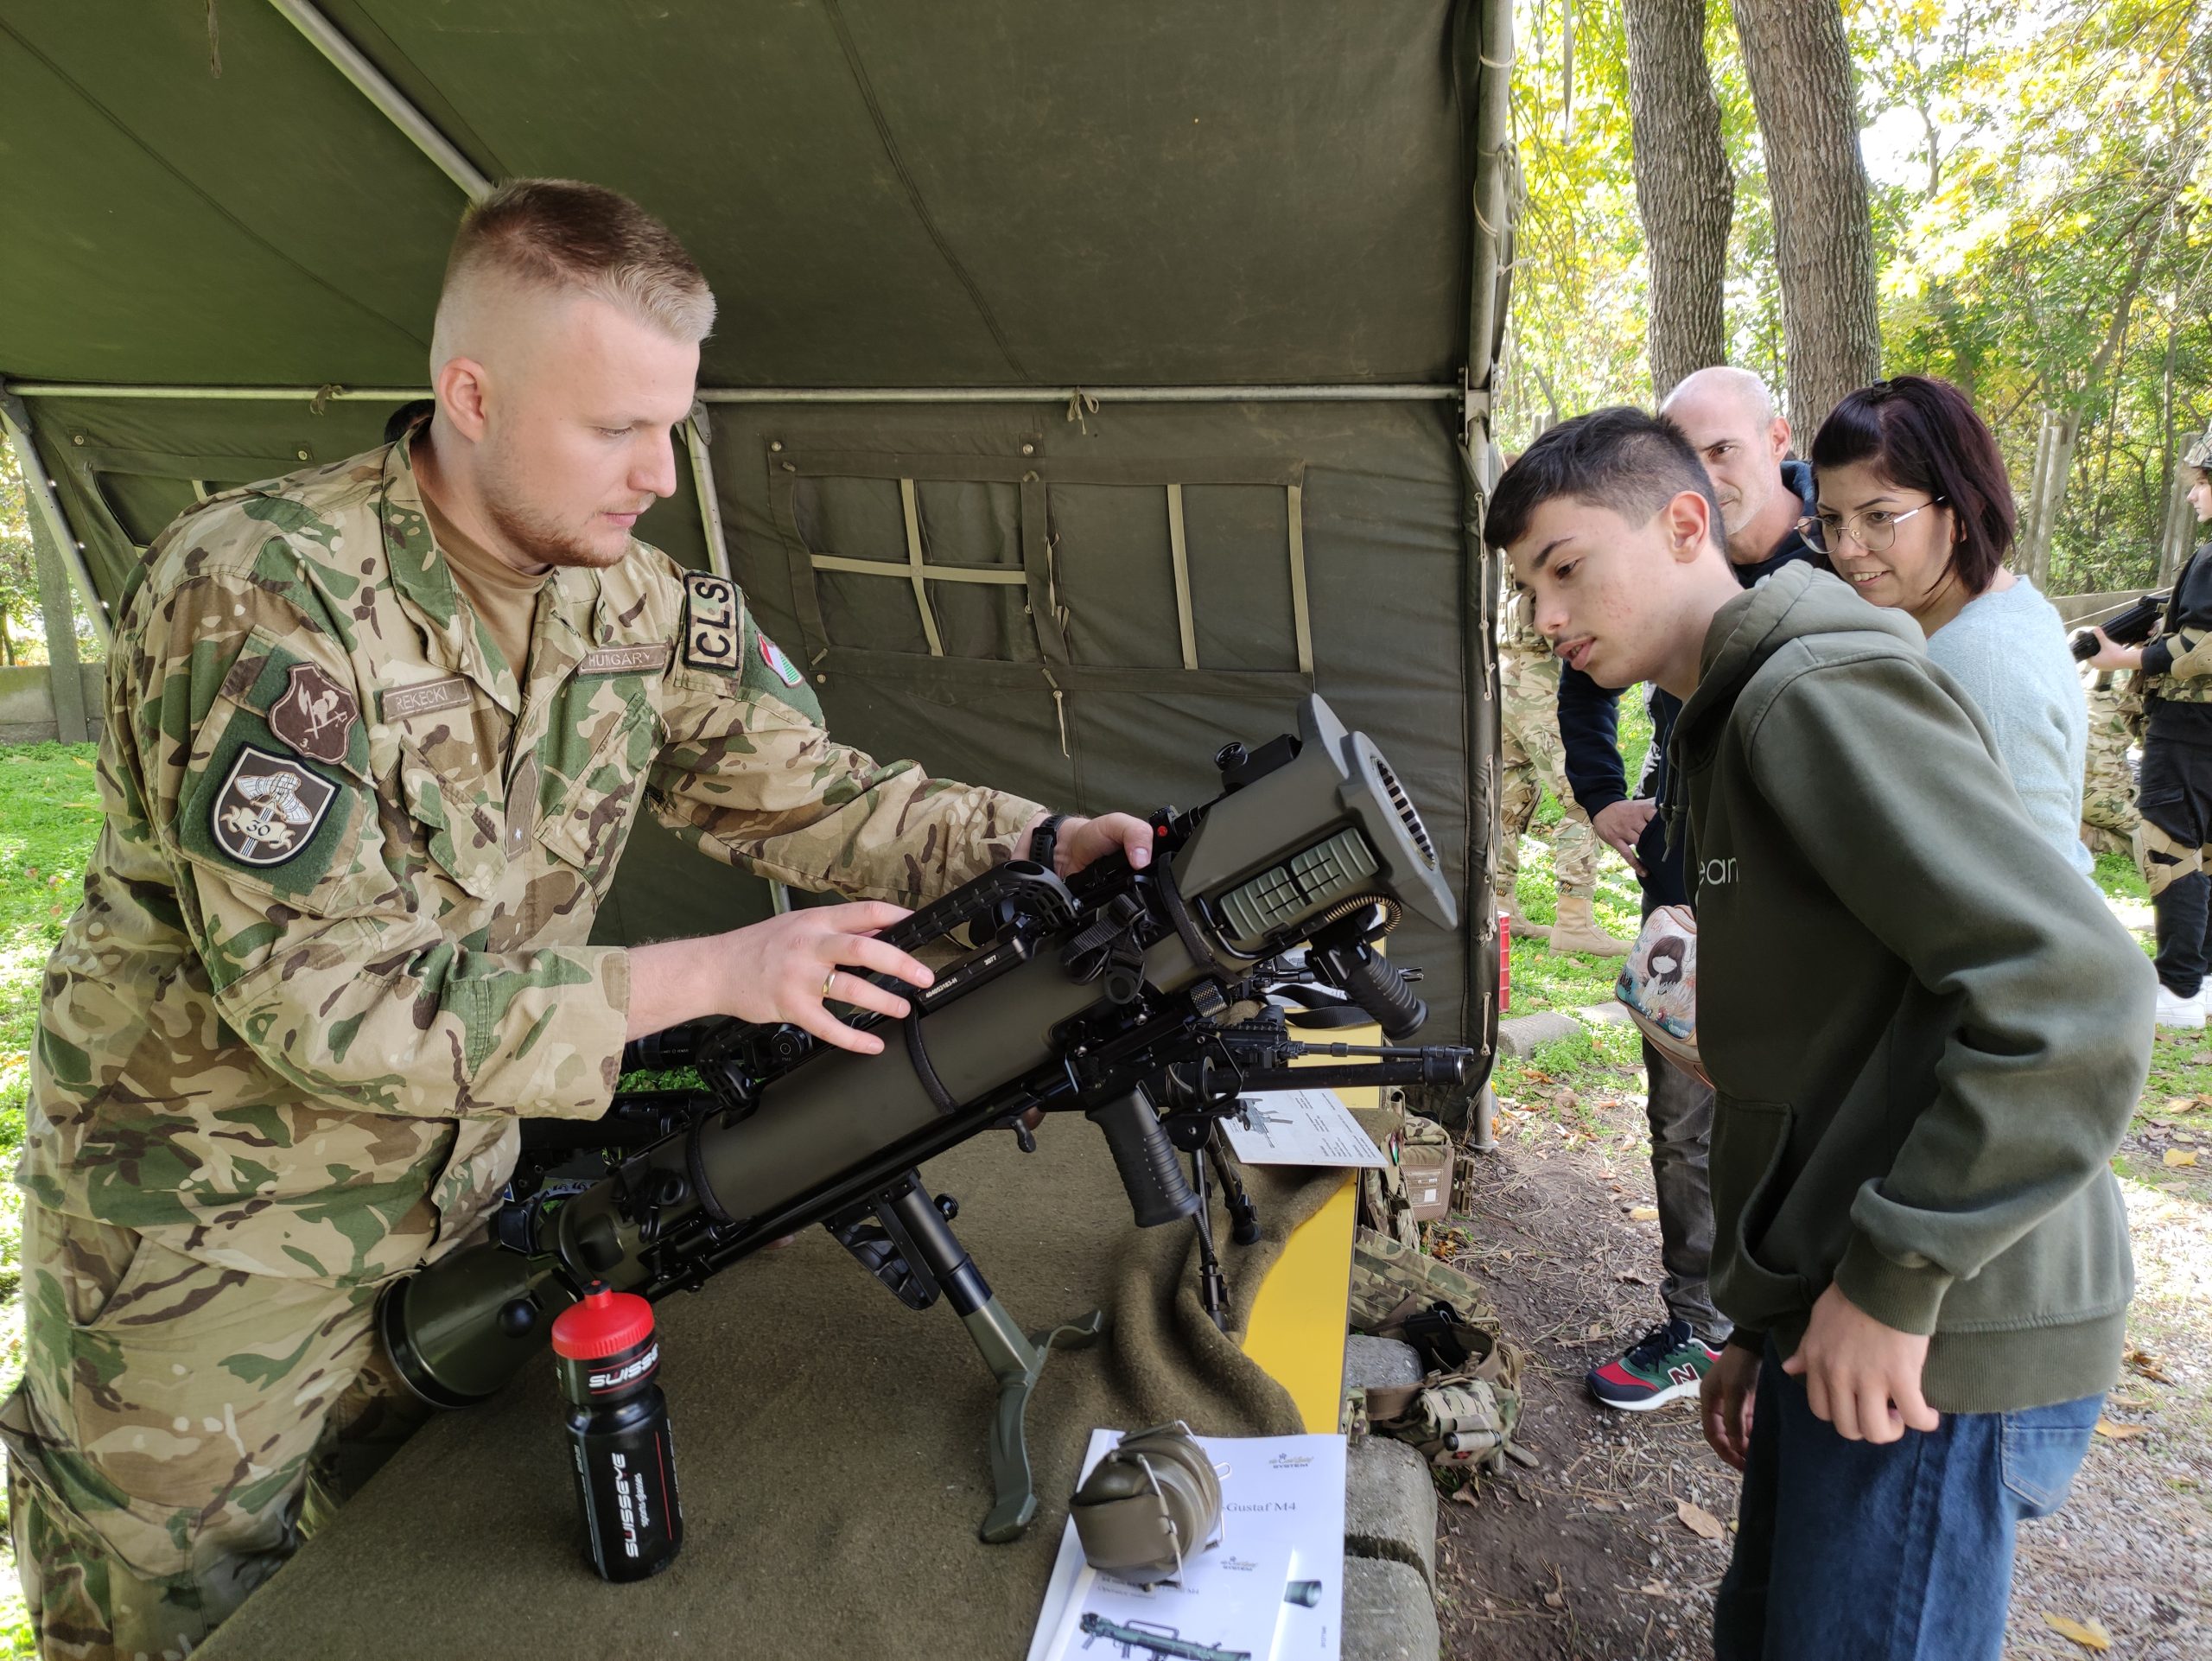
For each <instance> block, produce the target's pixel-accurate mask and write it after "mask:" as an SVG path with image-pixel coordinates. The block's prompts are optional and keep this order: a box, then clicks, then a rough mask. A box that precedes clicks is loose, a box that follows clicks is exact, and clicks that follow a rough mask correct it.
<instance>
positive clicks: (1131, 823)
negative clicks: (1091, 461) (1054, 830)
mask: <svg viewBox="0 0 2212 1661" xmlns="http://www.w3.org/2000/svg"><path fill="white" fill-rule="evenodd" d="M1152 841H1153V837H1152V827H1151V826H1150V825H1149V824H1146V823H1145V822H1144V821H1143V820H1142V819H1141V818H1137V816H1136V815H1135V814H1134V813H1103V814H1101V815H1100V816H1099V817H1098V818H1095V819H1078V818H1066V819H1063V820H1061V821H1060V839H1059V843H1058V846H1057V847H1055V848H1054V849H1053V850H1052V867H1053V870H1054V872H1055V874H1056V875H1060V876H1072V875H1075V874H1076V873H1077V871H1079V870H1081V869H1083V868H1084V866H1086V865H1088V864H1090V862H1092V861H1093V860H1100V859H1103V858H1105V857H1106V856H1107V855H1109V854H1126V855H1127V856H1128V861H1129V869H1132V870H1137V871H1141V870H1142V869H1144V868H1145V867H1146V866H1147V865H1149V864H1151V863H1152Z"/></svg>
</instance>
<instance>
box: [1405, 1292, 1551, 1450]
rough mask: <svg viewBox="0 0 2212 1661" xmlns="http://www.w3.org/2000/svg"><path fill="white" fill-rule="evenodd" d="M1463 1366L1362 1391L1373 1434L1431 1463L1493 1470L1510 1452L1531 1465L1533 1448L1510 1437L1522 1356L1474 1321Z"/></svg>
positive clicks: (1517, 1419)
mask: <svg viewBox="0 0 2212 1661" xmlns="http://www.w3.org/2000/svg"><path fill="white" fill-rule="evenodd" d="M1467 1330H1468V1331H1469V1332H1470V1333H1472V1334H1473V1337H1474V1340H1476V1342H1475V1350H1474V1352H1472V1353H1471V1354H1470V1355H1469V1356H1468V1359H1467V1363H1466V1365H1464V1366H1462V1367H1460V1368H1459V1369H1457V1370H1455V1371H1449V1372H1446V1371H1435V1372H1431V1373H1430V1374H1429V1375H1428V1377H1427V1378H1424V1379H1423V1380H1421V1383H1420V1384H1412V1385H1405V1386H1401V1387H1399V1388H1397V1389H1393V1390H1370V1391H1368V1392H1367V1419H1368V1422H1369V1426H1370V1429H1372V1431H1373V1432H1374V1434H1375V1435H1379V1436H1390V1437H1394V1438H1395V1439H1396V1440H1397V1441H1402V1442H1405V1443H1407V1444H1408V1445H1409V1446H1411V1447H1414V1448H1418V1449H1419V1450H1420V1451H1421V1455H1422V1456H1423V1457H1424V1458H1426V1459H1427V1461H1429V1463H1431V1464H1432V1465H1439V1466H1446V1467H1450V1466H1465V1467H1473V1468H1475V1469H1478V1470H1485V1471H1489V1472H1491V1473H1493V1474H1494V1473H1498V1472H1501V1471H1503V1470H1504V1468H1505V1461H1507V1460H1509V1459H1510V1460H1514V1461H1517V1462H1519V1463H1520V1464H1522V1465H1530V1466H1533V1465H1534V1464H1535V1462H1536V1460H1535V1454H1531V1453H1529V1451H1528V1450H1527V1449H1526V1448H1522V1447H1520V1446H1519V1445H1518V1444H1517V1443H1516V1442H1515V1441H1514V1440H1513V1433H1514V1431H1515V1430H1516V1429H1517V1428H1518V1427H1519V1425H1520V1423H1521V1368H1522V1353H1521V1352H1520V1351H1519V1350H1518V1349H1517V1348H1516V1347H1515V1346H1512V1345H1510V1344H1509V1343H1507V1342H1505V1341H1504V1340H1503V1339H1499V1338H1496V1337H1493V1336H1492V1335H1491V1333H1486V1332H1484V1331H1483V1330H1482V1329H1481V1328H1480V1327H1470V1328H1468V1329H1467Z"/></svg>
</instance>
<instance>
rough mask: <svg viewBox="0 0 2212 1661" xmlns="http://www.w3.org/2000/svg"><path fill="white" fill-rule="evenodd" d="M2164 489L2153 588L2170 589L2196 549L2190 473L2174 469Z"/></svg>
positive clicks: (2194, 513)
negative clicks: (2161, 522) (2168, 483)
mask: <svg viewBox="0 0 2212 1661" xmlns="http://www.w3.org/2000/svg"><path fill="white" fill-rule="evenodd" d="M2172 471H2173V480H2172V483H2171V485H2169V486H2168V487H2167V493H2166V520H2165V523H2164V525H2161V526H2160V527H2159V531H2158V577H2157V579H2156V581H2155V582H2154V583H2153V584H2152V586H2153V587H2156V588H2161V589H2164V588H2170V587H2171V586H2172V584H2173V580H2174V579H2175V578H2176V577H2177V576H2180V575H2181V563H2182V561H2183V560H2184V559H2187V558H2188V557H2189V554H2190V549H2192V548H2194V547H2195V546H2196V509H2195V508H2193V507H2191V506H2190V505H2189V487H2190V469H2188V468H2173V470H2172Z"/></svg>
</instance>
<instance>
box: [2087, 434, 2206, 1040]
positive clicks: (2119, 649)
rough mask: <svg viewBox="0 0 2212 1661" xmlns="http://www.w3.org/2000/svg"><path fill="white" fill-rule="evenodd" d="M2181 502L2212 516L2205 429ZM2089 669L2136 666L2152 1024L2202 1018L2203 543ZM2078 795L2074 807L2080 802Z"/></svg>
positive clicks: (2102, 639) (2103, 646)
mask: <svg viewBox="0 0 2212 1661" xmlns="http://www.w3.org/2000/svg"><path fill="white" fill-rule="evenodd" d="M2182 465H2183V467H2184V468H2188V469H2189V470H2190V475H2191V476H2190V488H2189V502H2190V506H2191V507H2192V508H2194V509H2195V510H2196V518H2197V520H2198V522H2199V523H2200V524H2202V523H2204V522H2206V521H2208V520H2212V472H2208V469H2212V432H2207V433H2206V434H2205V435H2204V436H2202V438H2199V439H2198V440H2197V441H2196V442H2195V443H2194V444H2192V445H2191V446H2190V449H2188V451H2187V452H2186V453H2185V454H2184V455H2183V457H2182ZM2096 634H2097V640H2098V642H2099V647H2100V649H2099V651H2098V652H2097V654H2096V656H2094V658H2092V659H2089V666H2090V667H2091V668H2093V669H2098V670H2111V669H2127V670H2133V671H2136V674H2135V680H2136V683H2137V684H2138V685H2139V687H2140V688H2141V690H2142V697H2143V705H2144V709H2145V711H2146V712H2147V713H2146V716H2145V722H2144V728H2143V776H2142V787H2141V791H2140V794H2139V801H2138V807H2139V811H2140V813H2141V824H2140V825H2139V827H2138V829H2137V832H2136V838H2137V860H2138V862H2139V864H2140V865H2141V866H2142V868H2143V876H2144V880H2145V881H2146V882H2148V883H2149V884H2150V888H2151V906H2152V913H2154V916H2155V919H2156V923H2157V934H2158V1014H2157V1016H2156V1020H2157V1022H2158V1025H2159V1026H2161V1027H2169V1028H2177V1029H2180V1030H2183V1031H2190V1032H2194V1031H2197V1030H2199V1029H2201V1028H2202V1027H2203V1025H2204V1005H2205V993H2204V977H2205V970H2206V967H2207V964H2208V962H2212V879H2208V877H2207V875H2206V871H2205V864H2206V861H2205V850H2206V847H2207V845H2208V844H2212V543H2203V544H2199V545H2198V547H2197V550H2196V552H2195V553H2193V554H2191V555H2190V557H2189V558H2188V560H2187V561H2186V562H2184V563H2183V565H2182V568H2181V570H2180V573H2179V574H2178V575H2177V576H2176V577H2175V578H2174V586H2173V594H2172V596H2171V598H2170V599H2169V600H2168V601H2166V609H2165V614H2164V616H2163V617H2161V618H2160V620H2159V622H2158V633H2157V635H2156V636H2155V637H2154V638H2153V639H2152V640H2149V641H2147V642H2145V644H2144V645H2142V646H2118V645H2115V644H2114V643H2113V641H2112V640H2111V639H2110V638H2108V637H2107V635H2106V634H2105V633H2104V631H2103V630H2102V629H2099V630H2098V631H2096ZM2084 811H2087V809H2086V805H2085V807H2084Z"/></svg>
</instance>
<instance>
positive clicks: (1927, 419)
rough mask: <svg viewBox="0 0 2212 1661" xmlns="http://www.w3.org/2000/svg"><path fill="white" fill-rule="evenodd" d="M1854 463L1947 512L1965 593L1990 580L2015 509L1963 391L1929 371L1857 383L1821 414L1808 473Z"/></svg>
mask: <svg viewBox="0 0 2212 1661" xmlns="http://www.w3.org/2000/svg"><path fill="white" fill-rule="evenodd" d="M1854 461H1869V462H1872V464H1873V466H1874V468H1875V470H1876V471H1877V472H1878V473H1880V474H1881V475H1882V476H1883V477H1884V478H1885V479H1888V480H1891V481H1892V482H1894V483H1897V484H1900V485H1904V486H1906V487H1909V488H1910V489H1913V490H1924V491H1926V492H1927V493H1929V495H1930V496H1934V497H1936V498H1937V499H1939V500H1941V501H1942V504H1943V506H1946V507H1948V508H1949V509H1950V510H1951V514H1952V517H1953V519H1955V521H1956V522H1957V524H1958V526H1959V540H1958V543H1957V544H1956V545H1955V547H1954V549H1953V550H1952V553H1951V566H1950V569H1951V570H1953V571H1954V572H1955V573H1956V574H1957V576H1958V579H1959V581H1960V582H1961V583H1963V584H1964V585H1965V586H1966V590H1967V594H1968V595H1977V594H1980V592H1981V591H1982V590H1983V589H1986V588H1987V587H1988V586H1989V585H1990V583H1991V582H1993V581H1994V580H1995V578H1996V576H1997V573H1998V570H1999V568H2000V567H2002V566H2003V565H2004V563H2005V556H2006V555H2008V554H2010V553H2011V552H2012V538H2013V536H2014V534H2015V533H2016V532H2017V531H2018V529H2019V524H2020V515H2019V510H2018V508H2016V507H2015V506H2013V505H2012V480H2010V479H2009V478H2007V477H2006V476H2005V458H2004V457H2003V456H2002V455H1999V454H1998V452H1997V440H1996V439H1995V438H1994V437H1993V436H1991V435H1990V431H1989V429H1988V427H1987V426H1986V424H1985V423H1983V421H1982V418H1981V417H1980V416H1978V415H1976V414H1975V413H1974V405H1973V404H1969V403H1967V397H1966V394H1965V393H1963V392H1961V391H1959V389H1958V388H1957V387H1955V386H1954V385H1951V383H1950V382H1948V381H1947V380H1937V379H1935V378H1934V377H1933V376H1930V375H1897V376H1894V377H1892V378H1891V379H1888V380H1878V381H1876V382H1875V383H1874V384H1873V385H1872V386H1862V387H1860V388H1859V390H1858V391H1855V392H1853V393H1852V394H1851V396H1850V397H1848V398H1845V399H1844V400H1843V402H1842V403H1840V404H1837V405H1836V406H1835V408H1834V409H1833V410H1830V411H1829V412H1828V418H1827V420H1826V421H1823V422H1822V423H1821V430H1820V434H1819V436H1816V437H1815V439H1814V440H1813V468H1814V470H1815V472H1819V471H1821V470H1823V469H1825V468H1847V467H1849V466H1851V465H1852V463H1853V462H1854ZM1829 551H1830V552H1831V553H1833V552H1834V550H1829Z"/></svg>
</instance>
